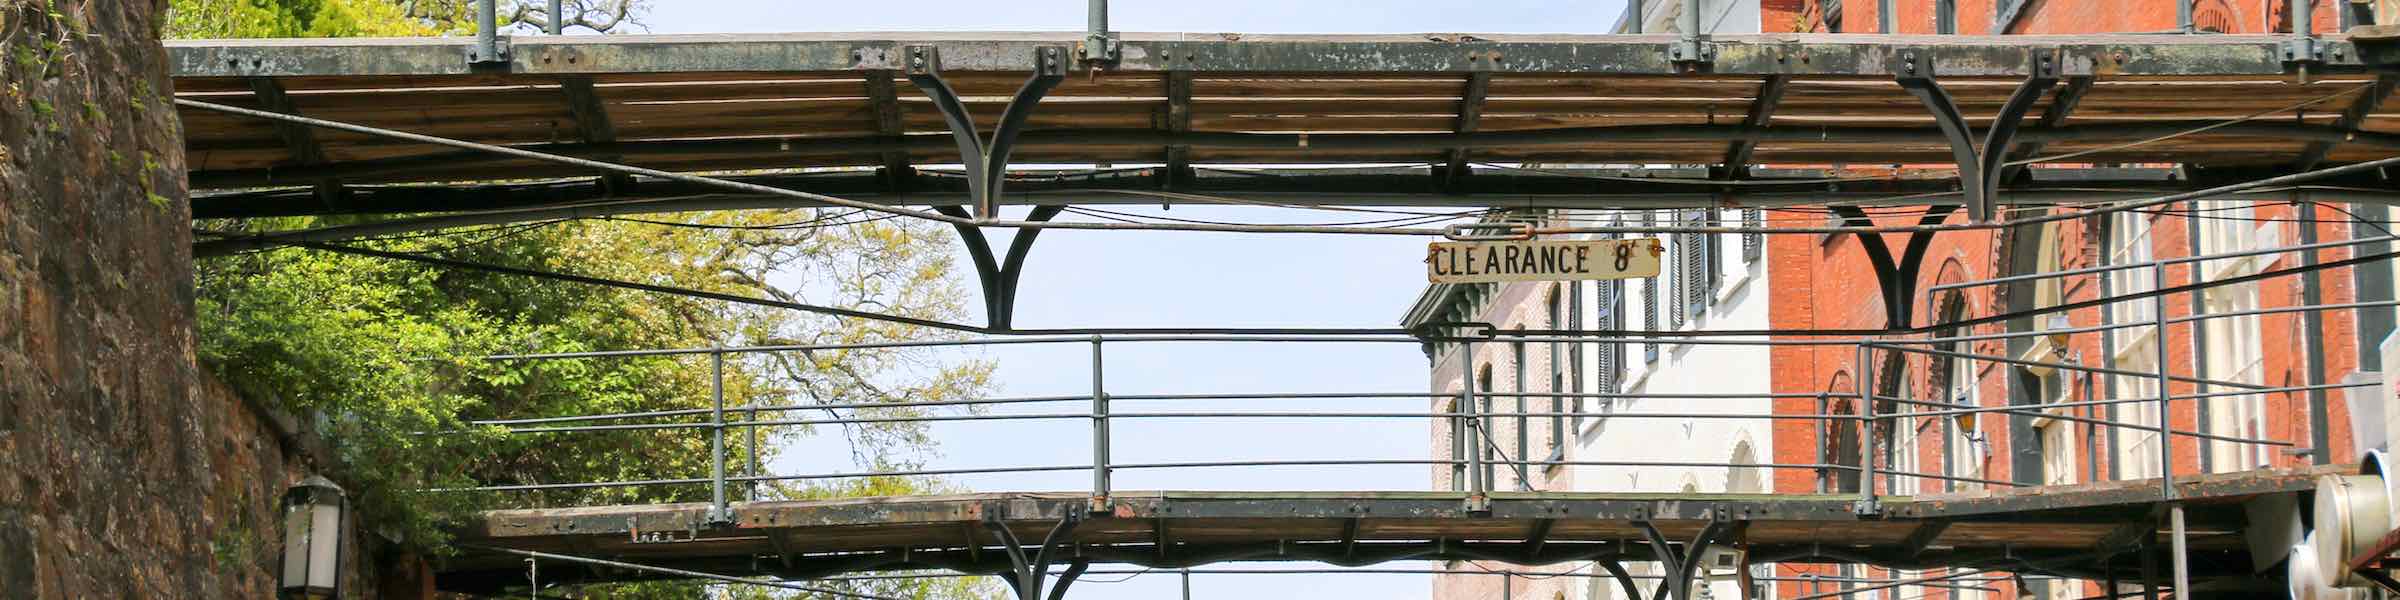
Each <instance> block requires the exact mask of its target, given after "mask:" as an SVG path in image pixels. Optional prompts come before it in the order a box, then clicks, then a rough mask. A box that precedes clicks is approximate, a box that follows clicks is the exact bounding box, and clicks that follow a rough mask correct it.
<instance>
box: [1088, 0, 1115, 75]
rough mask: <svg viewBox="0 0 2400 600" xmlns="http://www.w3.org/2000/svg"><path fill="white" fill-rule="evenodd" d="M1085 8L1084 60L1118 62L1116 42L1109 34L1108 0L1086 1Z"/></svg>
mask: <svg viewBox="0 0 2400 600" xmlns="http://www.w3.org/2000/svg"><path fill="white" fill-rule="evenodd" d="M1084 8H1085V10H1084V13H1085V14H1084V32H1083V60H1084V61H1085V62H1108V61H1113V60H1116V59H1117V44H1116V40H1115V39H1112V38H1110V37H1109V33H1108V0H1086V1H1085V3H1084Z"/></svg>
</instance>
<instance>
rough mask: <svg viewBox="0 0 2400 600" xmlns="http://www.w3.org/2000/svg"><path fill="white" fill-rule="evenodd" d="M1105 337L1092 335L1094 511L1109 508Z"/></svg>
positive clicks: (1092, 507) (1105, 510)
mask: <svg viewBox="0 0 2400 600" xmlns="http://www.w3.org/2000/svg"><path fill="white" fill-rule="evenodd" d="M1105 371H1106V369H1105V368H1103V365H1102V362H1101V338H1100V336H1098V335H1094V336H1092V499H1091V500H1092V501H1091V511H1092V512H1108V510H1109V507H1108V496H1109V483H1108V472H1109V467H1108V446H1109V435H1108V390H1107V388H1106V386H1105V385H1104V384H1103V383H1102V382H1103V380H1104V373H1105Z"/></svg>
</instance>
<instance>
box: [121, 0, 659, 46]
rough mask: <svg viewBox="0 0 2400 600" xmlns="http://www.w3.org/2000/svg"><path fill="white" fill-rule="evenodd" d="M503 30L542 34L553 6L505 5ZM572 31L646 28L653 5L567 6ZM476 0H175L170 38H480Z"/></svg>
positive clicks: (589, 0)
mask: <svg viewBox="0 0 2400 600" xmlns="http://www.w3.org/2000/svg"><path fill="white" fill-rule="evenodd" d="M500 1H501V3H502V4H501V8H500V10H499V13H500V21H501V22H502V23H503V25H502V26H503V27H518V28H526V29H531V30H534V31H540V30H542V29H543V28H544V27H547V26H548V25H549V22H550V19H551V18H552V17H551V15H550V14H549V13H550V3H549V2H548V1H547V0H500ZM561 6H562V10H560V11H559V12H560V14H562V15H564V24H565V25H566V26H567V27H568V28H570V29H582V30H585V31H590V32H595V33H616V32H620V31H623V30H625V29H628V28H632V27H639V26H640V25H641V15H642V14H643V13H645V12H647V11H648V10H649V6H648V0H561ZM475 28H476V25H475V0H172V1H171V2H169V3H168V6H167V22H166V31H164V32H163V33H164V35H165V36H166V37H170V38H192V39H201V38H261V37H406V36H425V35H464V34H470V33H474V32H475Z"/></svg>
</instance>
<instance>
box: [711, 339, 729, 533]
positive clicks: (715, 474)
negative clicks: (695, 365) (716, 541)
mask: <svg viewBox="0 0 2400 600" xmlns="http://www.w3.org/2000/svg"><path fill="white" fill-rule="evenodd" d="M708 360H709V367H710V369H709V370H710V373H711V377H710V378H709V380H710V384H709V391H710V393H709V395H710V396H712V397H713V398H714V399H715V402H716V408H715V409H714V410H712V411H710V412H709V419H708V422H709V426H710V427H709V435H708V458H709V468H710V471H709V483H710V484H711V486H712V488H711V492H710V495H709V510H708V513H709V514H708V522H709V523H710V524H712V525H714V524H724V523H732V522H733V511H731V510H729V509H727V508H726V506H725V349H724V348H718V349H716V350H715V351H713V352H710V353H709V354H708Z"/></svg>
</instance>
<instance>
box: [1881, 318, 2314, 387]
mask: <svg viewBox="0 0 2400 600" xmlns="http://www.w3.org/2000/svg"><path fill="white" fill-rule="evenodd" d="M2164 297H2165V296H2158V298H2164ZM1861 347H1868V348H1886V349H1892V350H1900V351H1903V352H1908V353H1912V354H1930V355H1934V356H1947V357H1951V358H1973V359H1975V360H1986V361H1991V362H1996V363H2003V364H2011V365H2019V366H2027V367H2046V368H2051V369H2066V370H2069V371H2081V372H2085V373H2098V374H2101V375H2124V376H2136V377H2139V376H2148V375H2151V373H2143V372H2140V371H2127V370H2124V369H2110V368H2107V367H2095V366H2090V365H2079V364H2074V363H2053V362H2042V361H2038V360H2025V359H2021V358H2008V357H2004V356H1991V355H1988V354H1972V353H1967V352H1957V351H1951V350H1935V349H1932V348H1906V347H1900V346H1886V345H1883V344H1881V343H1877V342H1866V343H1864V344H1863V345H1862V346H1861ZM2175 380H2176V381H2182V382H2185V383H2198V384H2206V385H2212V386H2223V387H2229V388H2237V389H2245V390H2269V389H2273V388H2270V387H2267V386H2265V385H2259V384H2253V383H2240V382H2233V381H2218V380H2214V379H2201V378H2198V377H2177V378H2175Z"/></svg>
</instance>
